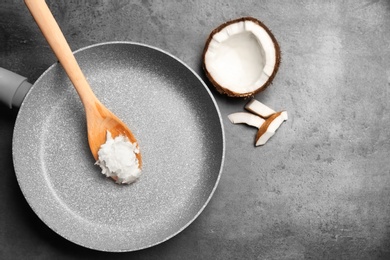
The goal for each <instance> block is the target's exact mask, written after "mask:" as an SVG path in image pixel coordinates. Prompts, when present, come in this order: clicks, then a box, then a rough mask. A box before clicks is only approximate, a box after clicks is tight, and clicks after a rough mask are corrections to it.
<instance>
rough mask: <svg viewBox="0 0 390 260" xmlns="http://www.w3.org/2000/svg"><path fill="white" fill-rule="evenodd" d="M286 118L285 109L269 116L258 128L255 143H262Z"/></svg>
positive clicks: (257, 144)
mask: <svg viewBox="0 0 390 260" xmlns="http://www.w3.org/2000/svg"><path fill="white" fill-rule="evenodd" d="M287 119H288V116H287V111H282V112H278V113H275V114H273V115H272V116H270V117H269V118H268V119H267V120H266V121H265V122H264V124H263V125H262V126H261V127H260V128H259V131H258V132H257V135H256V144H255V145H256V146H259V145H264V144H265V143H266V142H267V141H268V140H269V139H270V138H271V137H272V136H273V135H274V134H275V132H276V130H277V129H278V128H279V126H280V125H281V124H282V123H283V122H284V121H286V120H287Z"/></svg>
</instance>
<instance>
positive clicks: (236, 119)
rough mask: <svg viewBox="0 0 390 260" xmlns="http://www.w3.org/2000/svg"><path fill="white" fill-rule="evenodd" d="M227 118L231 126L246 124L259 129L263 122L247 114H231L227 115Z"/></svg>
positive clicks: (259, 118)
mask: <svg viewBox="0 0 390 260" xmlns="http://www.w3.org/2000/svg"><path fill="white" fill-rule="evenodd" d="M228 118H229V120H230V122H232V123H233V124H247V125H250V126H254V127H256V128H260V127H261V125H262V124H263V123H264V122H265V120H264V119H263V118H261V117H259V116H256V115H254V114H251V113H247V112H237V113H233V114H230V115H228Z"/></svg>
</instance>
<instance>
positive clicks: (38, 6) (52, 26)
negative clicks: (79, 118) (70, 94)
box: [24, 0, 96, 106]
mask: <svg viewBox="0 0 390 260" xmlns="http://www.w3.org/2000/svg"><path fill="white" fill-rule="evenodd" d="M24 2H25V3H26V5H27V7H28V9H29V10H30V12H31V14H32V16H33V17H34V19H35V21H36V23H37V24H38V27H39V28H40V29H41V31H42V34H43V35H44V37H45V38H46V40H47V42H48V43H49V45H50V47H51V48H52V49H53V51H54V53H55V55H56V56H57V58H58V60H59V61H60V63H61V65H62V67H63V68H64V70H65V72H66V73H67V74H68V77H69V78H70V80H71V81H72V83H73V85H74V87H75V88H76V90H77V93H78V94H79V96H80V98H81V101H82V102H83V104H84V106H85V105H87V104H88V103H89V101H95V100H96V97H95V95H94V93H93V91H92V90H91V88H90V86H89V84H88V82H87V80H86V79H85V76H84V74H83V72H82V71H81V69H80V66H79V65H78V63H77V61H76V58H75V57H74V55H73V53H72V51H71V49H70V47H69V44H68V42H67V41H66V39H65V37H64V35H63V33H62V31H61V29H60V27H59V26H58V24H57V22H56V20H55V19H54V17H53V14H52V13H51V11H50V9H49V7H48V6H47V4H46V2H45V1H44V0H25V1H24Z"/></svg>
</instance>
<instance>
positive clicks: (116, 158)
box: [95, 131, 141, 184]
mask: <svg viewBox="0 0 390 260" xmlns="http://www.w3.org/2000/svg"><path fill="white" fill-rule="evenodd" d="M138 153H139V150H138V148H137V143H131V142H130V141H129V139H128V138H127V137H126V136H123V135H119V136H117V137H115V138H112V135H111V133H110V132H109V131H107V137H106V142H105V143H104V144H102V145H101V146H100V149H99V151H98V160H97V162H96V163H95V164H97V165H99V166H100V168H102V174H104V175H106V176H107V177H111V178H113V179H114V180H116V182H117V183H122V184H123V183H127V184H130V183H132V182H134V181H136V180H137V179H138V178H139V177H140V176H141V169H140V168H139V162H138V159H137V157H136V154H138Z"/></svg>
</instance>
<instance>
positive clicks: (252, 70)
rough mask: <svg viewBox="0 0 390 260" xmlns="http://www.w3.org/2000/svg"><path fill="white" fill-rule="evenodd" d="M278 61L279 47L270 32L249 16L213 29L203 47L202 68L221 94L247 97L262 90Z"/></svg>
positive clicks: (273, 73) (276, 68) (276, 67)
mask: <svg viewBox="0 0 390 260" xmlns="http://www.w3.org/2000/svg"><path fill="white" fill-rule="evenodd" d="M279 64H280V47H279V45H278V43H277V41H276V39H275V37H274V35H273V34H272V33H271V31H270V30H269V29H268V28H267V27H266V26H265V25H264V24H263V23H262V22H260V21H259V20H257V19H255V18H253V17H243V18H239V19H236V20H232V21H229V22H226V23H224V24H222V25H220V26H219V27H217V28H216V29H214V30H213V31H212V32H211V34H210V36H209V37H208V39H207V41H206V45H205V47H204V50H203V69H204V71H205V73H206V76H207V77H208V79H209V80H210V82H211V83H212V84H213V85H214V86H215V88H216V89H217V90H218V91H219V92H220V93H222V94H226V95H228V96H231V97H248V96H253V95H255V94H256V93H258V92H260V91H262V90H264V89H265V88H266V87H267V86H268V85H269V84H270V83H271V82H272V80H273V78H274V77H275V75H276V72H277V71H278V68H279Z"/></svg>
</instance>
